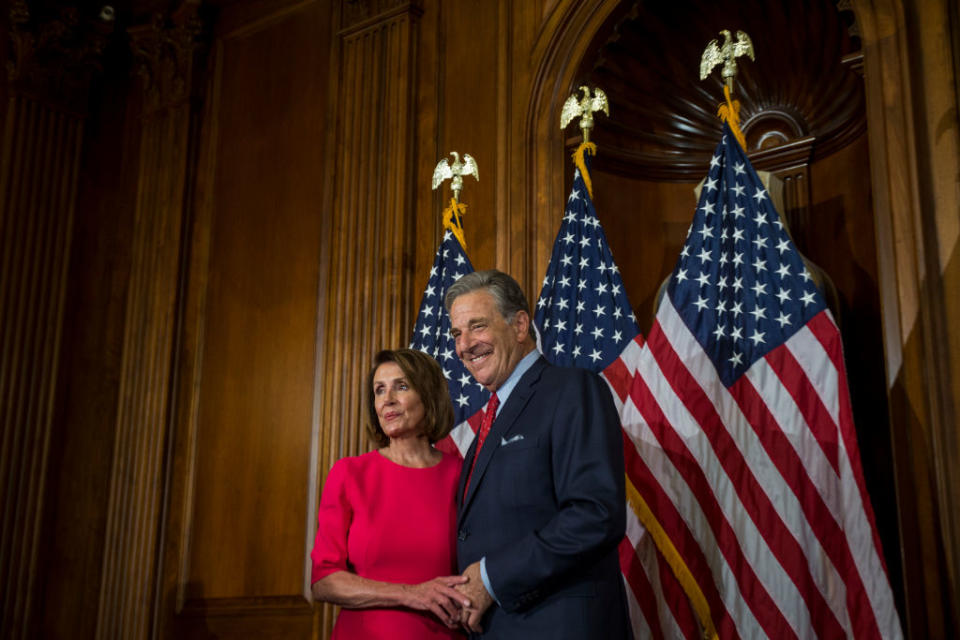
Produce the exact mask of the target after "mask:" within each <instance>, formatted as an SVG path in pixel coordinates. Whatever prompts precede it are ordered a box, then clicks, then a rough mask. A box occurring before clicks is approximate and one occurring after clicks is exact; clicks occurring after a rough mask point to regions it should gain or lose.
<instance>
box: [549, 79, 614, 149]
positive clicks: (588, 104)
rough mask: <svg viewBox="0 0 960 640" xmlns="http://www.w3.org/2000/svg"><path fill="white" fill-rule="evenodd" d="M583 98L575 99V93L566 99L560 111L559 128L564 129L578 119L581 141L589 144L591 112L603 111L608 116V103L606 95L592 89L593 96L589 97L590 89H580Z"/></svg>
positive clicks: (591, 124)
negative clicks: (581, 135)
mask: <svg viewBox="0 0 960 640" xmlns="http://www.w3.org/2000/svg"><path fill="white" fill-rule="evenodd" d="M579 91H582V92H583V97H582V98H580V99H579V100H578V99H577V92H576V91H575V92H574V93H573V95H571V96H570V97H569V98H567V101H566V102H564V103H563V110H562V111H560V128H561V129H566V128H567V125H568V124H570V122H571V121H573V119H574V118H576V117H578V116H579V117H580V130H581V131H583V141H584V142H590V129H592V128H593V112H594V111H603V112H604V113H605V114H607V115H608V116H609V115H610V103H609V102H607V94H605V93H604V92H603V91H601V90H600V89H597V88H596V87H594V89H593V95H592V96H591V95H590V87H586V86H583V87H580V89H579Z"/></svg>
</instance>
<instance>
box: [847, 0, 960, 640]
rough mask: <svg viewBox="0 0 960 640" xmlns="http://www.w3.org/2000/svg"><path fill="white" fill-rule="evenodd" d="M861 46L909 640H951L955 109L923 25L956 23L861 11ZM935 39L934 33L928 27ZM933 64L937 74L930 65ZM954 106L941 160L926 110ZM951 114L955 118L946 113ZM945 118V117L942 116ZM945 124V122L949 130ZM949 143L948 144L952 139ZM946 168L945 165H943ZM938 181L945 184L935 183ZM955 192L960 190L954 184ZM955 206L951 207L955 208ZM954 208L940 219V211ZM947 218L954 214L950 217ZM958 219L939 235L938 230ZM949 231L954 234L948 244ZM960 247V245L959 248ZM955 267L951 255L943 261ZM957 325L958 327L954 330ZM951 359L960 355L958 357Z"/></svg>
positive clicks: (955, 550)
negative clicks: (948, 247) (948, 280)
mask: <svg viewBox="0 0 960 640" xmlns="http://www.w3.org/2000/svg"><path fill="white" fill-rule="evenodd" d="M852 4H853V7H854V11H855V13H856V16H857V22H858V24H859V25H860V30H861V34H862V38H863V49H864V59H863V73H864V81H865V87H866V93H867V128H868V134H869V141H870V168H871V173H872V177H873V180H872V182H873V206H874V209H875V215H876V240H877V253H878V263H879V275H880V282H879V285H880V295H881V310H882V314H883V319H884V323H883V335H884V346H885V358H886V364H887V367H886V368H887V385H888V394H889V398H890V406H891V416H892V419H891V425H890V427H891V438H892V442H893V454H894V472H895V475H896V486H897V501H898V507H899V515H900V533H901V555H902V558H903V567H904V583H905V584H904V588H905V592H906V611H904V612H903V614H904V616H903V621H904V623H905V625H904V626H905V628H906V630H907V633H908V635H909V636H910V637H917V638H921V637H945V636H947V635H950V633H951V632H950V629H956V627H957V624H958V619H960V584H958V580H960V540H958V534H960V531H958V524H960V523H958V522H957V512H958V510H960V494H958V486H960V478H958V472H957V470H956V466H955V464H954V461H955V457H956V453H957V444H956V413H955V408H954V403H955V399H953V398H952V397H951V391H950V386H951V384H952V381H951V370H950V367H951V364H952V365H953V366H954V367H956V364H955V362H953V363H951V362H950V361H949V360H948V358H951V357H952V358H954V360H955V359H956V353H957V347H956V344H955V338H954V337H953V335H952V333H954V332H951V331H949V330H948V328H949V327H950V325H951V316H950V310H949V309H950V306H949V305H950V304H952V302H951V301H952V299H954V298H955V297H956V295H955V291H947V290H946V289H945V288H944V284H943V282H944V280H943V273H942V271H941V269H942V268H943V267H942V266H941V262H940V260H941V251H942V248H941V247H940V246H939V245H940V242H942V240H941V236H951V235H952V236H953V241H954V242H955V239H956V235H955V233H954V234H950V233H949V232H948V231H947V227H950V226H953V227H954V228H955V223H956V193H955V176H956V173H955V171H956V166H957V157H956V147H955V145H956V127H957V119H956V108H957V96H956V91H955V89H954V87H953V86H952V82H951V80H950V79H949V78H947V77H946V76H948V75H949V74H944V73H943V65H944V64H949V53H947V54H946V56H947V58H946V59H945V60H944V59H940V60H937V56H943V55H944V52H945V51H948V50H949V46H947V47H946V48H943V47H942V46H941V45H942V43H938V42H936V41H935V40H932V39H929V38H927V37H924V36H923V35H922V33H923V32H922V31H920V29H921V28H922V26H921V25H920V22H921V21H922V20H923V19H935V18H933V16H935V15H936V14H937V13H941V14H943V15H944V16H945V17H946V15H947V14H948V8H947V5H948V4H949V3H945V2H934V3H929V4H926V3H924V4H922V5H921V3H918V2H914V1H912V0H902V1H901V0H862V1H859V0H858V1H856V2H853V3H852ZM927 29H928V30H927V31H926V33H928V34H931V33H933V34H935V33H936V29H932V30H930V29H929V26H928V27H927ZM931 65H932V66H931ZM937 99H939V100H940V101H941V102H944V101H945V102H946V103H947V104H948V105H949V104H950V103H951V101H952V113H953V131H954V135H953V138H952V140H953V143H952V144H953V145H954V148H953V150H952V151H951V150H947V149H946V148H941V149H938V145H937V143H938V140H937V138H936V137H935V134H934V133H933V132H931V131H929V127H930V124H931V123H930V121H929V118H930V114H928V113H924V108H925V106H926V104H927V103H928V102H929V101H931V100H937ZM949 112H950V108H947V113H949ZM941 113H943V112H942V111H941ZM943 122H944V120H943V119H942V118H941V119H940V125H942V123H943ZM945 140H947V139H945ZM938 153H939V154H940V155H941V157H940V158H939V159H937V154H938ZM939 174H946V176H947V179H946V180H945V181H943V182H940V183H937V182H936V181H935V180H936V179H937V178H936V177H937V176H938V175H939ZM951 181H954V184H953V186H949V183H950V182H951ZM951 200H952V202H953V206H952V207H950V206H949V205H947V203H948V202H949V201H951ZM944 205H947V208H948V209H952V211H950V212H949V213H946V211H944V212H942V213H940V212H938V209H939V207H940V206H944ZM944 214H946V215H944ZM938 215H940V216H943V219H944V220H951V222H950V223H948V225H947V227H943V228H938V225H939V224H940V220H939V219H938ZM945 232H946V233H945ZM954 248H955V245H954ZM945 257H946V256H944V258H945ZM956 321H957V318H956V315H955V312H954V316H953V318H952V324H953V326H956ZM951 351H952V352H953V355H952V356H951V355H950V354H951Z"/></svg>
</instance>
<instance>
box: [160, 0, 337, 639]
mask: <svg viewBox="0 0 960 640" xmlns="http://www.w3.org/2000/svg"><path fill="white" fill-rule="evenodd" d="M331 20H332V11H331V7H330V5H329V3H324V2H312V1H307V2H287V3H276V2H268V3H246V4H239V5H235V6H233V7H229V8H226V9H225V10H224V11H223V13H222V14H221V15H220V16H219V19H218V23H217V25H218V26H217V28H216V31H215V33H214V45H213V49H212V51H211V62H210V67H209V68H210V70H211V73H210V77H209V85H208V88H207V91H206V96H207V102H206V106H205V109H204V115H203V123H204V124H203V128H202V131H201V132H200V133H199V134H198V138H199V141H200V149H199V157H198V162H197V175H196V183H195V188H194V191H193V193H192V194H191V199H190V203H191V204H190V206H191V207H192V208H193V210H194V216H195V217H194V220H193V225H192V234H191V240H190V249H189V261H188V263H187V264H186V267H185V268H186V275H185V281H186V290H185V294H186V299H185V303H184V316H183V334H182V337H181V343H180V346H179V349H180V350H179V355H180V366H179V371H178V379H177V382H178V384H177V390H176V397H177V401H176V403H175V406H176V416H175V419H174V431H173V433H174V436H173V439H174V443H173V447H172V458H171V470H170V478H171V483H170V488H169V496H170V503H169V504H170V507H169V510H168V512H167V514H166V518H165V522H164V524H165V537H166V544H165V546H164V551H163V556H162V559H161V563H162V576H161V579H160V582H159V594H158V596H159V599H160V609H159V613H158V622H157V626H158V635H159V636H160V637H177V638H180V637H184V638H190V637H199V638H207V637H210V636H211V635H214V636H217V637H225V638H242V637H250V638H253V637H257V638H269V637H308V636H309V635H310V633H311V628H312V624H313V622H312V620H313V611H312V608H311V606H310V603H309V601H308V600H307V599H306V597H305V594H304V583H305V582H306V578H305V575H304V573H305V571H307V570H308V565H307V563H306V549H307V548H308V547H307V545H308V539H312V534H313V530H314V526H315V525H313V524H312V523H311V522H310V518H309V515H308V514H310V513H312V512H313V505H312V501H313V496H314V494H313V493H312V492H313V490H314V486H315V482H316V472H315V463H314V461H313V454H312V438H313V437H314V429H315V425H314V422H315V421H314V419H313V415H314V411H315V408H314V406H313V402H314V401H313V398H314V395H315V386H316V385H317V384H318V383H319V379H321V378H322V375H323V374H322V372H318V371H317V370H316V366H315V363H316V361H317V346H316V345H317V314H318V309H319V308H321V307H322V305H320V302H319V295H320V291H321V285H320V272H321V271H320V269H321V262H322V259H321V254H322V251H323V247H324V245H325V242H326V240H325V238H326V235H327V234H328V233H329V226H330V222H331V219H330V215H329V211H328V210H327V209H326V208H325V207H324V203H323V193H324V190H323V185H324V176H325V175H326V172H327V171H328V170H329V166H328V165H327V163H326V162H325V161H324V148H325V139H326V136H327V131H328V129H327V127H328V125H327V118H326V114H325V112H326V105H327V94H326V92H327V89H328V82H327V80H328V77H329V75H328V70H329V57H328V54H329V44H330V38H331V27H332V24H331ZM254 86H255V87H256V88H257V90H256V91H251V87H254Z"/></svg>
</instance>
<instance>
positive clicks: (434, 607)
mask: <svg viewBox="0 0 960 640" xmlns="http://www.w3.org/2000/svg"><path fill="white" fill-rule="evenodd" d="M477 579H478V580H479V579H480V574H479V573H478V574H477ZM464 582H466V578H464V577H463V576H441V577H439V578H434V579H433V580H428V581H426V582H421V583H420V584H405V585H401V593H402V597H401V599H402V602H403V605H404V606H406V607H409V608H411V609H417V610H419V611H430V612H432V613H433V615H435V616H437V617H438V618H440V621H441V622H443V623H444V624H445V625H447V626H448V627H450V628H451V629H455V628H456V626H457V623H459V622H460V618H461V615H460V608H461V607H469V606H470V602H471V600H470V598H469V597H468V596H465V595H463V594H461V593H458V592H457V591H456V590H455V587H457V586H464V585H463V583H464ZM480 588H481V589H482V588H483V585H482V584H481V585H480Z"/></svg>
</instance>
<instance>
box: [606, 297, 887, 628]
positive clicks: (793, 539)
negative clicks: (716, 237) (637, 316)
mask: <svg viewBox="0 0 960 640" xmlns="http://www.w3.org/2000/svg"><path fill="white" fill-rule="evenodd" d="M621 415H622V417H623V427H624V430H625V433H626V434H627V436H628V438H629V442H630V443H631V444H632V447H629V446H628V447H627V449H628V450H627V451H625V457H626V460H627V473H628V476H629V477H630V479H631V481H632V482H633V484H634V486H635V487H636V488H637V490H638V491H639V492H640V494H641V495H642V496H643V498H644V500H646V502H647V503H648V505H649V506H650V508H651V509H652V510H653V513H654V514H655V515H656V517H657V518H658V521H659V522H660V523H661V525H662V526H663V528H664V530H665V531H666V533H667V534H668V535H669V537H670V538H671V541H672V542H673V544H674V546H675V547H676V549H677V550H678V552H679V553H680V555H681V557H682V558H683V560H684V562H685V563H686V565H687V566H688V568H689V569H690V570H691V572H692V574H693V576H694V578H695V580H696V582H697V584H698V586H699V587H700V589H701V591H702V592H703V594H704V596H705V598H706V600H707V602H708V604H709V606H710V616H711V619H712V621H713V624H714V625H715V627H716V628H717V631H718V633H719V635H720V637H721V638H736V637H742V638H756V637H771V638H814V637H831V638H832V637H841V636H842V637H848V638H900V637H902V633H901V631H900V624H899V619H898V617H897V613H896V609H895V607H894V604H893V597H892V592H891V590H890V585H889V580H888V578H887V575H886V568H885V566H884V564H883V560H882V552H881V548H880V543H879V539H878V537H877V534H876V526H875V524H874V519H873V512H872V509H871V507H870V503H869V499H868V497H867V494H866V490H865V485H864V482H863V473H862V469H861V468H860V461H859V452H858V449H857V443H856V433H855V431H854V427H853V421H852V415H851V413H850V403H849V396H848V393H847V383H846V373H845V369H844V365H843V356H842V351H841V345H840V337H839V333H838V331H837V329H836V325H835V324H834V323H833V320H832V319H831V317H830V315H829V312H827V311H824V312H822V313H820V314H819V315H817V316H815V317H814V318H813V319H812V320H811V321H810V322H809V323H808V324H807V326H806V327H804V328H803V329H801V330H800V331H799V332H797V333H796V334H795V335H794V336H792V337H791V338H790V339H789V340H788V341H787V342H786V343H785V344H783V345H781V346H780V347H777V348H776V349H774V350H773V351H771V352H770V353H769V354H767V356H766V357H765V358H763V359H761V360H758V361H757V362H756V363H754V365H753V366H752V367H751V368H750V369H749V370H748V371H747V372H746V373H745V374H744V375H743V376H741V377H740V378H739V379H738V380H737V381H736V382H735V383H734V384H733V385H731V387H730V388H727V387H725V386H724V385H723V383H722V382H721V381H720V378H719V376H718V375H717V371H716V369H715V368H714V365H713V363H712V362H711V361H710V359H709V358H708V357H707V355H706V354H705V353H704V352H703V350H702V348H701V346H700V345H699V343H698V342H697V341H696V339H695V338H694V336H693V335H692V334H691V332H690V331H689V329H688V328H687V326H686V325H685V324H684V323H683V321H682V320H681V318H680V316H679V315H678V314H677V312H676V310H675V309H674V307H673V305H672V304H671V303H670V301H669V299H665V300H664V304H663V305H662V306H661V308H660V310H659V311H658V314H657V320H656V322H655V323H654V326H653V329H652V330H651V332H650V334H649V335H648V337H647V342H646V344H645V345H644V346H643V348H642V350H641V352H640V354H639V361H638V363H637V365H636V375H635V376H634V377H633V381H632V386H631V388H630V391H629V395H628V397H626V398H625V399H624V401H623V409H622V413H621ZM648 538H649V536H646V538H644V537H643V536H642V535H640V536H637V544H636V545H635V547H636V548H637V551H638V557H643V554H644V552H645V550H644V549H642V548H641V547H642V546H643V544H644V539H648ZM647 577H648V579H649V582H650V584H651V585H652V584H655V583H654V581H653V579H650V578H651V576H650V573H649V572H647ZM656 577H657V576H653V578H656ZM638 595H639V594H638ZM668 602H669V600H668ZM662 609H663V607H662V606H661V607H659V610H658V613H660V615H659V621H660V623H661V624H662V623H663V620H664V618H665V616H664V615H663V614H662ZM644 613H645V614H646V610H644ZM673 614H674V616H676V615H677V614H676V612H673ZM687 615H689V614H687ZM648 619H649V616H648ZM677 624H681V625H682V624H683V622H682V616H681V618H680V622H678V623H677ZM664 633H665V635H666V636H667V637H674V636H675V635H677V634H675V633H674V632H673V631H670V632H667V631H664ZM681 635H682V634H681Z"/></svg>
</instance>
